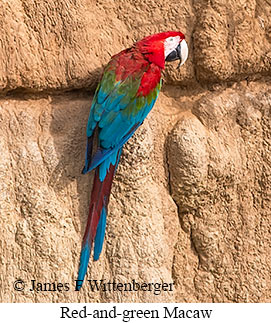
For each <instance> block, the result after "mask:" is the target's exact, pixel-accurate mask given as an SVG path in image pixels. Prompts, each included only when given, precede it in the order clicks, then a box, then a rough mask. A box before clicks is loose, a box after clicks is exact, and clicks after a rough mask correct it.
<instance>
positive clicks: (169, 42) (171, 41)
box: [164, 36, 181, 57]
mask: <svg viewBox="0 0 271 323" xmlns="http://www.w3.org/2000/svg"><path fill="white" fill-rule="evenodd" d="M180 39H181V38H180V36H175V37H168V38H166V39H165V41H164V49H165V57H167V56H168V54H170V53H171V52H172V51H173V50H174V49H175V48H176V47H177V46H178V45H179V42H180Z"/></svg>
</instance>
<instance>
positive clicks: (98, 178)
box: [76, 31, 188, 291]
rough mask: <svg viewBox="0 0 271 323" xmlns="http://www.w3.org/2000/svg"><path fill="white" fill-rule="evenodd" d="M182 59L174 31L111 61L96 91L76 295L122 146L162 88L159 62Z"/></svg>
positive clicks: (98, 238)
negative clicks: (90, 181)
mask: <svg viewBox="0 0 271 323" xmlns="http://www.w3.org/2000/svg"><path fill="white" fill-rule="evenodd" d="M187 57H188V45H187V42H186V41H185V36H184V34H183V33H182V32H180V31H166V32H161V33H157V34H153V35H150V36H147V37H145V38H143V39H141V40H139V41H137V42H135V43H134V44H133V45H132V46H131V47H130V48H127V49H124V50H122V51H121V52H119V53H118V54H116V55H114V56H112V58H111V60H110V61H109V63H108V64H107V65H106V66H105V67H104V70H103V73H102V76H101V80H100V82H99V84H98V86H97V88H96V91H95V94H94V98H93V101H92V104H91V108H90V113H89V118H88V123H87V131H86V132H87V145H86V153H85V165H84V168H83V170H82V173H83V174H86V173H88V172H90V171H92V170H95V175H94V182H93V187H92V192H91V198H90V205H89V215H88V220H87V224H86V228H85V233H84V236H83V241H82V247H81V254H80V264H79V271H78V278H77V280H76V290H77V291H79V290H80V288H81V286H82V285H83V281H84V278H85V276H86V273H87V268H88V263H89V258H90V255H91V252H92V249H93V259H94V261H97V260H98V259H99V256H100V254H101V251H102V246H103V242H104V237H105V229H106V218H107V207H108V202H109V196H110V191H111V186H112V181H113V177H114V174H115V172H116V169H117V166H118V163H119V160H120V156H121V152H122V148H123V145H124V144H125V143H126V142H127V141H128V140H129V139H130V138H131V137H132V135H133V134H134V133H135V131H136V130H137V129H138V127H139V126H140V125H142V123H143V121H144V119H145V118H146V116H147V115H148V113H149V112H150V111H151V109H152V107H153V105H154V103H155V101H156V99H157V97H158V94H159V92H160V89H161V85H162V78H161V72H162V70H163V69H164V68H165V62H172V61H176V60H179V66H181V65H183V64H184V63H185V61H186V60H187Z"/></svg>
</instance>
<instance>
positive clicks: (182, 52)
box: [166, 39, 188, 67]
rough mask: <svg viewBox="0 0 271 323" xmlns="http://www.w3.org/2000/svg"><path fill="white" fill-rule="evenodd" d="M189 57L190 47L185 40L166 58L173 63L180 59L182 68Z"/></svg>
mask: <svg viewBox="0 0 271 323" xmlns="http://www.w3.org/2000/svg"><path fill="white" fill-rule="evenodd" d="M187 57H188V46H187V42H186V41H185V40H184V39H183V40H182V41H181V42H180V43H179V45H178V46H177V47H176V48H175V49H173V51H172V52H170V53H169V54H168V56H167V57H166V61H167V62H173V61H176V60H177V59H179V60H180V63H179V65H178V67H180V66H181V65H183V64H184V63H185V61H186V60H187Z"/></svg>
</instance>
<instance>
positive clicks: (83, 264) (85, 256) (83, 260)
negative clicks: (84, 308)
mask: <svg viewBox="0 0 271 323" xmlns="http://www.w3.org/2000/svg"><path fill="white" fill-rule="evenodd" d="M90 252H91V249H90V246H89V243H88V241H86V244H85V246H84V247H83V248H82V250H81V256H80V267H79V272H78V278H77V282H76V290H77V291H78V290H80V288H81V287H82V284H83V281H84V277H85V275H86V273H87V268H88V262H89V257H90Z"/></svg>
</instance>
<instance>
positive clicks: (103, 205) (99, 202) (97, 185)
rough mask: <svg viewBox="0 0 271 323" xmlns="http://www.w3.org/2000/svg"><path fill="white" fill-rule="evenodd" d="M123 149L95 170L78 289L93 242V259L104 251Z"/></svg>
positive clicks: (86, 266) (82, 279)
mask: <svg viewBox="0 0 271 323" xmlns="http://www.w3.org/2000/svg"><path fill="white" fill-rule="evenodd" d="M121 150H122V149H120V150H119V151H118V152H117V154H116V158H115V160H112V161H109V162H106V161H105V162H106V164H107V165H103V164H101V165H100V166H99V167H97V168H96V170H95V177H94V184H93V188H92V192H91V200H90V205H89V216H88V221H87V226H86V230H85V234H84V238H83V242H82V249H81V255H80V265H79V272H78V278H77V281H76V290H77V291H79V290H80V288H81V287H82V285H83V281H84V278H85V275H86V272H87V268H88V262H89V258H90V254H91V249H92V245H93V242H94V255H93V259H94V260H95V261H96V260H98V259H99V256H100V254H101V251H102V247H103V241H104V236H105V227H106V216H107V206H108V202H109V196H110V192H111V186H112V181H113V177H114V174H115V171H116V169H117V166H118V163H119V158H120V155H121ZM105 162H104V163H105ZM105 167H106V168H107V171H106V172H105V170H104V168H105ZM101 173H105V175H103V176H101Z"/></svg>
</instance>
